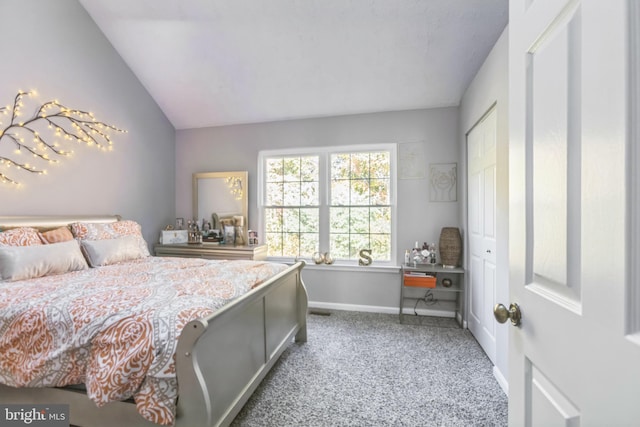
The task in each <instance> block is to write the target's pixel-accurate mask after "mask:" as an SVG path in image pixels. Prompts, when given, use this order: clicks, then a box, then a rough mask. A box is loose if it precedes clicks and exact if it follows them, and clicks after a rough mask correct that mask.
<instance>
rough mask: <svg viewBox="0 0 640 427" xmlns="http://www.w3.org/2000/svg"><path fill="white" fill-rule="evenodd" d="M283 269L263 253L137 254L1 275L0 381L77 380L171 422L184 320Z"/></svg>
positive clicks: (53, 383)
mask: <svg viewBox="0 0 640 427" xmlns="http://www.w3.org/2000/svg"><path fill="white" fill-rule="evenodd" d="M114 237H116V236H113V235H111V237H109V238H114ZM45 246H51V245H45ZM286 269H287V266H286V265H284V264H275V263H269V262H263V261H216V260H202V259H190V258H161V257H143V258H139V259H135V260H130V261H127V262H120V263H114V264H111V265H106V266H102V267H98V268H89V269H85V270H80V271H74V272H69V273H66V274H62V275H50V276H45V277H39V278H34V279H29V280H18V281H12V282H8V281H5V282H0V355H2V356H1V357H0V382H2V383H4V384H6V385H9V386H13V387H62V386H66V385H72V384H81V383H83V384H85V386H86V390H87V395H88V397H89V398H90V399H92V400H93V401H94V402H95V403H96V404H97V405H98V406H103V405H105V404H106V403H108V402H110V401H115V400H125V399H128V398H131V397H132V398H133V399H134V401H135V403H136V407H137V410H138V412H139V413H140V414H141V415H142V416H143V417H144V418H146V419H147V420H150V421H152V422H155V423H158V424H164V425H171V424H173V422H174V419H175V407H176V398H177V393H178V385H177V380H176V367H175V351H176V345H177V342H178V337H179V335H180V332H181V330H182V328H183V327H184V325H186V324H187V323H188V322H190V321H191V320H194V319H197V318H200V317H203V316H206V315H209V314H211V313H213V312H214V311H215V310H217V309H219V308H220V307H222V306H223V305H225V304H226V303H228V302H230V301H232V300H233V299H235V298H237V297H239V296H241V295H243V294H245V293H246V292H248V291H250V290H251V289H252V288H254V287H255V286H258V285H260V284H261V283H263V282H265V281H266V280H267V279H269V278H270V277H272V276H273V275H275V274H277V273H280V272H282V271H284V270H286Z"/></svg>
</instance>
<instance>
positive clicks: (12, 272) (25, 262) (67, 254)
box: [0, 240, 88, 281]
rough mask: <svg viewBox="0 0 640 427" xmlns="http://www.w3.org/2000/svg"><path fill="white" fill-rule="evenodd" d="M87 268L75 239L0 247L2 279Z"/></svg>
mask: <svg viewBox="0 0 640 427" xmlns="http://www.w3.org/2000/svg"><path fill="white" fill-rule="evenodd" d="M86 268H88V266H87V262H86V261H85V259H84V257H83V256H82V252H81V251H80V246H78V242H76V241H75V240H71V241H68V242H62V243H53V244H50V245H42V244H40V245H35V246H0V278H1V279H2V280H6V281H13V280H24V279H32V278H34V277H42V276H48V275H51V274H62V273H66V272H69V271H76V270H84V269H86Z"/></svg>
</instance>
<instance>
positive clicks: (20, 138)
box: [0, 91, 126, 185]
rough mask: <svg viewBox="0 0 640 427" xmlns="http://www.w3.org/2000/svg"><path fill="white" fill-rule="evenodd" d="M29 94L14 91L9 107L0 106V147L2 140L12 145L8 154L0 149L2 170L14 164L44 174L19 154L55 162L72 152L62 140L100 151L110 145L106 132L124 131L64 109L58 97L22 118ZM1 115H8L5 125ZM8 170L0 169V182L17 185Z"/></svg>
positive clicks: (84, 114)
mask: <svg viewBox="0 0 640 427" xmlns="http://www.w3.org/2000/svg"><path fill="white" fill-rule="evenodd" d="M32 96H35V91H30V92H23V91H18V93H17V94H16V96H15V98H14V100H13V106H11V105H7V106H6V107H0V148H2V146H3V143H8V144H12V145H14V146H15V149H14V151H13V155H11V157H8V156H9V155H2V152H0V166H2V169H10V168H11V167H15V168H16V169H17V170H23V171H27V172H31V173H35V174H39V175H42V174H46V173H47V171H46V169H44V168H41V167H39V166H36V165H32V164H30V163H28V161H26V160H22V158H21V157H22V156H23V155H24V154H26V155H31V157H33V158H35V160H36V162H37V163H44V164H47V163H48V164H55V163H59V161H60V160H59V159H60V158H64V157H68V156H70V155H72V154H73V150H70V149H65V147H64V146H62V145H61V143H64V141H70V142H74V141H75V142H78V143H84V144H86V145H87V146H90V147H91V146H93V147H97V148H99V149H101V150H103V151H110V150H111V149H112V148H113V147H112V141H111V136H110V135H109V134H110V132H112V131H115V132H126V131H125V130H122V129H118V128H117V127H115V126H113V125H109V124H107V123H104V122H100V121H97V120H96V118H95V117H94V115H93V113H90V112H87V111H82V110H77V109H72V108H67V107H66V106H65V105H63V104H61V103H60V102H58V100H54V101H48V102H45V103H43V104H40V105H36V107H35V111H34V113H33V114H32V115H31V116H27V117H25V118H22V117H23V115H24V113H23V110H24V109H25V108H26V107H25V102H26V101H27V100H26V98H30V97H32ZM2 115H5V116H9V117H10V119H9V122H8V124H7V125H6V126H5V125H4V124H3V121H2V119H3V118H2ZM42 132H44V134H43V133H42ZM8 173H9V172H4V171H2V170H0V182H1V183H3V184H14V185H19V182H18V181H16V180H15V179H14V178H10V177H9V176H8Z"/></svg>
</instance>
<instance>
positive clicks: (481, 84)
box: [459, 29, 509, 392]
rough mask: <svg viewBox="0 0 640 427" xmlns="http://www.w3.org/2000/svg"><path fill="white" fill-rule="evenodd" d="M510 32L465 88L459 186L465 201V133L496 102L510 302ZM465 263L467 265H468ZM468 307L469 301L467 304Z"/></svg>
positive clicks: (500, 241)
mask: <svg viewBox="0 0 640 427" xmlns="http://www.w3.org/2000/svg"><path fill="white" fill-rule="evenodd" d="M508 41H509V32H508V29H505V30H504V32H503V33H502V35H501V36H500V38H499V39H498V41H497V42H496V44H495V46H494V47H493V49H492V50H491V53H490V54H489V56H487V59H486V60H485V62H484V64H483V65H482V67H481V68H480V70H479V71H478V73H477V74H476V76H475V77H474V79H473V81H472V82H471V84H470V85H469V87H468V88H467V90H466V92H465V94H464V96H463V98H462V101H461V103H460V153H461V161H460V163H461V167H460V172H461V173H460V181H459V182H460V187H461V188H462V192H463V193H464V194H465V196H464V197H463V198H462V199H463V200H466V167H467V166H466V145H467V143H466V134H467V133H468V132H469V131H470V130H471V128H472V127H473V126H474V124H475V123H476V122H477V121H478V120H479V119H480V118H481V117H482V116H483V115H484V114H485V113H486V112H487V111H488V109H489V108H490V107H491V106H492V105H493V104H494V103H495V104H496V108H497V122H498V135H497V159H496V160H497V164H496V168H497V169H496V174H497V177H496V235H497V243H496V251H497V253H496V261H497V262H496V264H497V273H496V281H497V286H496V295H495V297H496V301H497V302H502V303H503V304H506V305H508V302H509V246H508V241H509V116H508V110H509V108H508V107H509V104H508V102H509V99H508V86H509V73H508V71H509V70H508V68H509V67H508V59H509V56H508V47H509V46H508ZM466 212H467V206H466V203H463V205H462V207H461V213H462V216H463V217H462V220H461V221H462V223H463V224H466V221H467V215H466ZM467 265H468V264H467ZM467 306H468V304H467ZM508 331H509V330H508V326H506V325H497V327H496V366H495V369H494V373H495V375H496V377H497V379H498V381H499V382H500V384H501V386H502V387H503V389H505V392H506V388H507V379H508V369H507V368H508V361H507V354H508V335H509V333H508Z"/></svg>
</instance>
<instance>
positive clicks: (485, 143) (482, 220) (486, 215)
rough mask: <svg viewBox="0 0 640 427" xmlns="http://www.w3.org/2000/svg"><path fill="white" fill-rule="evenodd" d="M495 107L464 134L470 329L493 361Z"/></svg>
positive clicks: (494, 353)
mask: <svg viewBox="0 0 640 427" xmlns="http://www.w3.org/2000/svg"><path fill="white" fill-rule="evenodd" d="M496 117H497V114H496V108H495V107H494V108H492V109H491V110H489V111H488V112H487V113H486V114H485V116H484V117H483V118H482V119H481V120H480V121H479V123H478V124H476V125H475V126H474V127H473V129H471V131H469V134H468V135H467V153H468V154H467V155H468V162H467V163H468V170H467V180H468V227H467V228H468V236H469V266H470V271H469V277H470V280H469V287H470V290H471V291H470V293H469V330H470V331H471V333H472V334H473V335H474V336H475V337H476V339H477V340H478V342H479V343H480V345H481V346H482V348H483V349H484V351H485V353H487V356H488V357H489V359H490V360H491V361H492V362H494V363H495V357H496V337H495V332H496V329H495V322H494V320H493V313H492V309H493V306H494V305H495V303H496V297H495V293H496V266H495V264H496V196H495V195H496V138H497V119H496Z"/></svg>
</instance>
